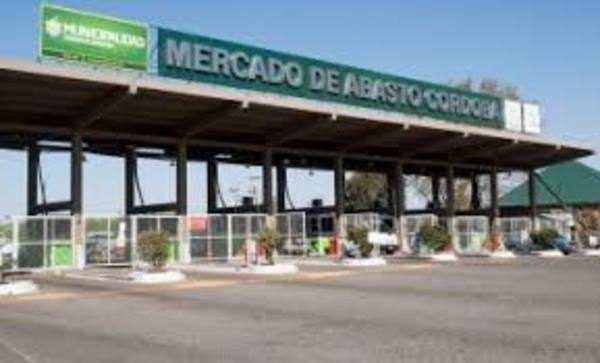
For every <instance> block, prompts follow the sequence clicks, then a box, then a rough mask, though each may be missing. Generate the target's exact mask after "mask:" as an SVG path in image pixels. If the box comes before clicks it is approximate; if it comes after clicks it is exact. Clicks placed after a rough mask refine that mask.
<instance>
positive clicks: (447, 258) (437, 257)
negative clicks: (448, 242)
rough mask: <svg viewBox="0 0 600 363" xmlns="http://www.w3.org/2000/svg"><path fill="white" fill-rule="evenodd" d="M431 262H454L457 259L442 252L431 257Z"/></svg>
mask: <svg viewBox="0 0 600 363" xmlns="http://www.w3.org/2000/svg"><path fill="white" fill-rule="evenodd" d="M431 260H432V261H436V262H456V261H458V257H456V255H455V254H454V253H452V252H442V253H436V254H433V255H431Z"/></svg>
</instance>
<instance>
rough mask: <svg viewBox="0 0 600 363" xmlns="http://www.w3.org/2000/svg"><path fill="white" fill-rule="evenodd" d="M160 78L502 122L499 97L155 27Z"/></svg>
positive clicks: (491, 123)
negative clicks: (156, 30) (156, 29)
mask: <svg viewBox="0 0 600 363" xmlns="http://www.w3.org/2000/svg"><path fill="white" fill-rule="evenodd" d="M158 73H159V74H160V75H162V76H165V77H174V78H180V79H185V80H192V81H198V82H205V83H212V84H218V85H223V86H229V87H235V88H244V89H251V90H256V91H261V92H271V93H278V94H284V95H288V96H295V97H302V98H308V99H313V100H320V101H328V102H336V103H342V104H347V105H352V106H360V107H367V108H373V109H378V110H386V111H396V112H401V113H406V114H413V115H419V116H428V117H434V118H438V119H443V120H447V121H452V122H459V123H468V124H473V125H477V126H487V127H494V128H501V127H503V109H502V107H503V106H502V104H503V103H502V100H501V99H500V98H498V97H494V96H489V95H484V94H479V93H474V92H467V91H463V90H460V89H457V88H453V87H448V86H442V85H436V84H432V83H427V82H421V81H416V80H413V79H408V78H402V77H397V76H393V75H389V74H385V73H380V72H375V71H370V70H365V69H360V68H355V67H349V66H346V65H341V64H335V63H330V62H324V61H320V60H316V59H311V58H306V57H301V56H296V55H291V54H286V53H281V52H275V51H272V50H268V49H263V48H256V47H251V46H248V45H243V44H238V43H233V42H228V41H223V40H218V39H213V38H207V37H204V36H199V35H192V34H187V33H180V32H176V31H172V30H167V29H158Z"/></svg>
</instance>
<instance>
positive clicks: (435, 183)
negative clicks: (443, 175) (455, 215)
mask: <svg viewBox="0 0 600 363" xmlns="http://www.w3.org/2000/svg"><path fill="white" fill-rule="evenodd" d="M431 199H432V200H431V202H432V203H433V206H434V208H436V209H438V208H440V207H441V203H440V176H439V175H438V174H433V175H432V176H431Z"/></svg>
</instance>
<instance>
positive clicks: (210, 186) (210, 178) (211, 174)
mask: <svg viewBox="0 0 600 363" xmlns="http://www.w3.org/2000/svg"><path fill="white" fill-rule="evenodd" d="M206 178H207V183H206V185H207V193H206V199H207V206H208V207H207V209H208V213H215V212H216V210H217V193H218V191H217V190H218V187H219V165H218V164H217V160H216V159H215V158H214V157H211V158H209V159H208V160H207V161H206Z"/></svg>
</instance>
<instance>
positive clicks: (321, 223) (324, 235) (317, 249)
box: [306, 213, 335, 256]
mask: <svg viewBox="0 0 600 363" xmlns="http://www.w3.org/2000/svg"><path fill="white" fill-rule="evenodd" d="M334 236H335V215H334V214H333V213H320V214H308V215H307V216H306V238H307V242H308V243H307V245H308V248H307V250H308V252H307V254H308V255H316V256H323V255H326V254H327V252H328V250H329V248H330V246H329V245H330V242H331V240H332V239H333V237H334Z"/></svg>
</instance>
